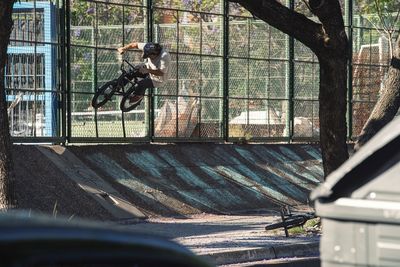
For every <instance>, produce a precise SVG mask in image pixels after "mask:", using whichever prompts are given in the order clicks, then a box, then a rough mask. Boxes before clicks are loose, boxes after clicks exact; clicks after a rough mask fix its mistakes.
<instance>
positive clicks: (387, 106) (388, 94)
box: [354, 35, 400, 151]
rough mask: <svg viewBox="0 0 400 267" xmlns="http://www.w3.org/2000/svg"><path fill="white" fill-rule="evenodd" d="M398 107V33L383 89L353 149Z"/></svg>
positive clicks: (369, 137)
mask: <svg viewBox="0 0 400 267" xmlns="http://www.w3.org/2000/svg"><path fill="white" fill-rule="evenodd" d="M399 107H400V35H399V36H398V37H397V40H396V44H395V47H394V51H393V57H392V60H391V64H390V67H389V71H388V75H387V78H386V80H385V82H384V86H383V91H382V94H381V96H380V97H379V99H378V102H377V103H376V104H375V107H374V109H373V110H372V112H371V115H370V116H369V118H368V120H367V122H366V123H365V125H364V127H363V129H362V130H361V133H360V135H359V136H358V138H357V141H356V143H355V145H354V150H355V151H358V150H359V149H360V148H361V147H362V146H363V145H364V144H365V143H367V142H368V141H369V140H370V139H371V138H372V137H373V136H374V135H375V134H376V133H377V132H379V130H381V129H382V128H383V127H384V126H385V125H386V124H387V123H388V122H390V121H391V120H392V119H393V118H394V116H395V115H396V113H397V111H398V110H399Z"/></svg>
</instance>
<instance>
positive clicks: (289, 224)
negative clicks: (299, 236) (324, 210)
mask: <svg viewBox="0 0 400 267" xmlns="http://www.w3.org/2000/svg"><path fill="white" fill-rule="evenodd" d="M306 221H307V219H306V218H305V217H303V216H299V217H297V216H296V217H293V218H287V219H286V220H285V221H284V222H277V223H271V224H269V225H267V226H265V230H275V229H278V228H284V227H285V226H286V228H288V229H289V228H293V227H296V226H301V225H303V224H304V223H305V222H306Z"/></svg>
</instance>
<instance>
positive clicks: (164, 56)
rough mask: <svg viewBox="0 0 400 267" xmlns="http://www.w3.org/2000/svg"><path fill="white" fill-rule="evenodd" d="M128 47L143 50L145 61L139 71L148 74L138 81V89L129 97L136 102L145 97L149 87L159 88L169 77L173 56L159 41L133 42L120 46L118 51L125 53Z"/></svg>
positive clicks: (131, 101) (132, 101) (130, 100)
mask: <svg viewBox="0 0 400 267" xmlns="http://www.w3.org/2000/svg"><path fill="white" fill-rule="evenodd" d="M128 49H139V50H142V51H143V59H144V60H145V61H144V63H143V64H142V65H141V67H140V69H139V72H140V73H142V74H148V75H146V76H145V78H143V79H140V80H139V81H138V82H137V85H136V86H137V90H136V92H135V94H133V95H132V96H131V97H130V98H129V102H130V103H136V102H139V101H141V100H142V99H143V97H144V93H145V91H146V89H147V88H155V87H157V88H159V87H161V86H162V85H163V84H164V83H165V81H166V80H167V79H168V74H169V69H170V63H171V56H170V54H169V53H168V51H167V50H165V49H164V48H163V47H162V46H161V45H160V44H158V43H151V42H150V43H138V42H132V43H129V44H127V45H125V46H123V47H120V48H118V52H119V53H120V54H123V53H124V52H125V51H126V50H128Z"/></svg>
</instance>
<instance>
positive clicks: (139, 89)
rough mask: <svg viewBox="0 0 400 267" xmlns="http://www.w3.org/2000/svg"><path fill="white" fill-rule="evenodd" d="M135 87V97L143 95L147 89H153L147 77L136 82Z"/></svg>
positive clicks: (151, 82)
mask: <svg viewBox="0 0 400 267" xmlns="http://www.w3.org/2000/svg"><path fill="white" fill-rule="evenodd" d="M135 86H136V90H135V91H136V92H135V94H136V95H144V92H145V91H146V89H147V88H154V85H153V81H152V80H151V79H150V78H149V77H146V78H144V79H140V80H138V81H137V83H136V85H135Z"/></svg>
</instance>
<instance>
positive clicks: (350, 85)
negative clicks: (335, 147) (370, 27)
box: [346, 0, 353, 139]
mask: <svg viewBox="0 0 400 267" xmlns="http://www.w3.org/2000/svg"><path fill="white" fill-rule="evenodd" d="M346 2H347V3H346V4H347V5H346V8H347V16H346V18H347V25H348V27H349V28H348V29H349V30H348V35H349V59H348V60H349V62H348V68H347V71H348V77H347V90H348V92H347V94H348V96H347V98H348V100H347V114H348V115H347V117H348V120H347V134H348V139H351V138H352V135H353V1H352V0H346Z"/></svg>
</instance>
